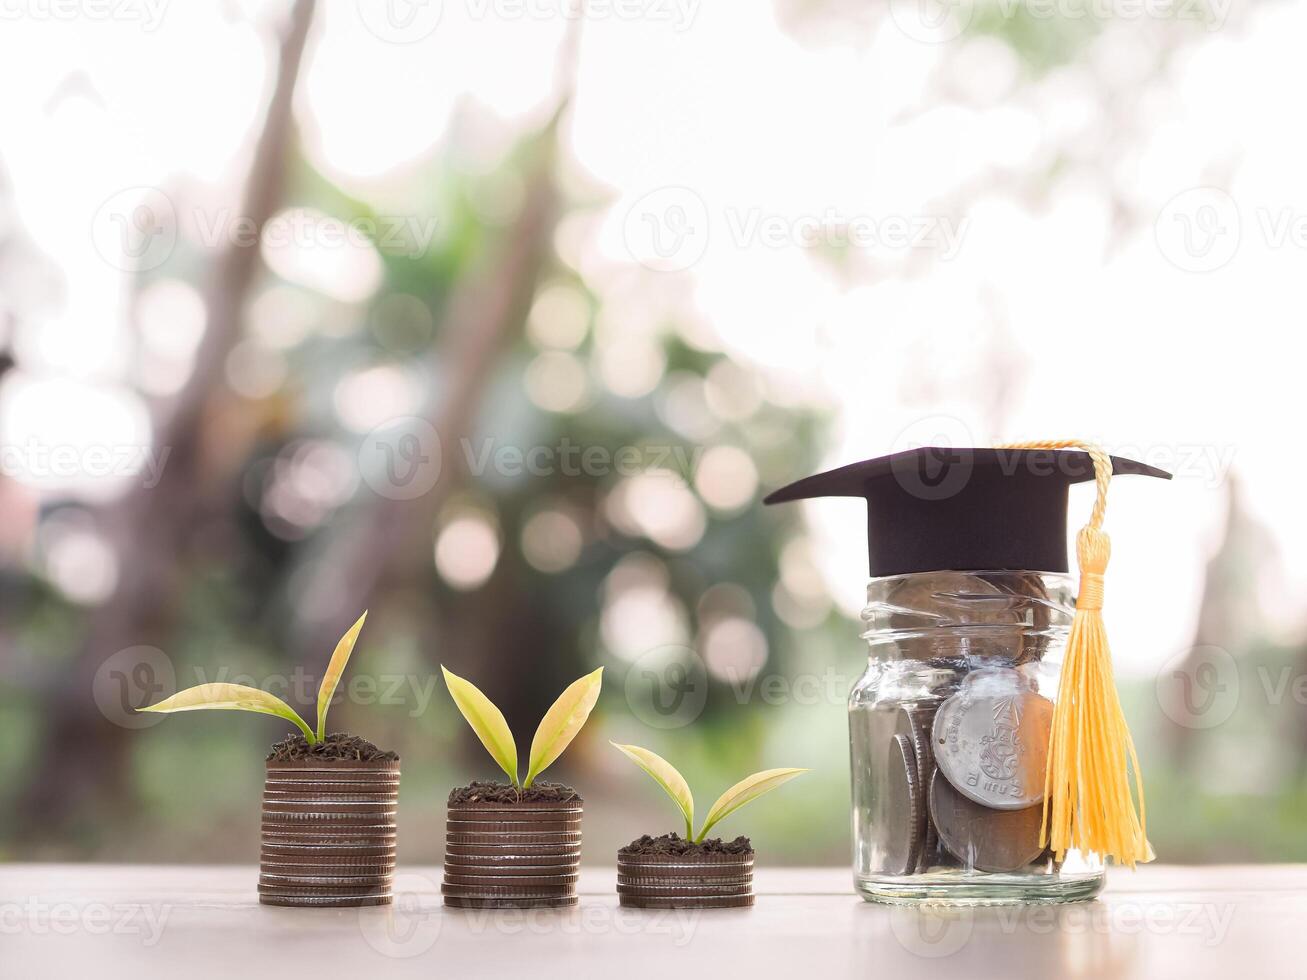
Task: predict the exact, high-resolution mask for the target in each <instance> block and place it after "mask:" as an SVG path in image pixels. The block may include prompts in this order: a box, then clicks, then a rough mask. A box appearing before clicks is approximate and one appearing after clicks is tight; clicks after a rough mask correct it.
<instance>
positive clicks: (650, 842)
mask: <svg viewBox="0 0 1307 980" xmlns="http://www.w3.org/2000/svg"><path fill="white" fill-rule="evenodd" d="M618 853H619V854H654V855H657V854H670V855H676V856H678V857H679V856H680V855H683V854H752V853H753V841H751V840H749V838H747V837H737V838H735V840H732V841H724V840H722V839H721V838H720V837H709V838H708V839H707V840H705V841H700V842H699V843H698V844H693V843H691V842H690V841H688V840H685V839H684V838H682V837H681V835H680V834H663V835H662V836H661V837H650V836H649V835H648V834H645V835H644V836H643V837H641V838H640V839H639V840H633V841H631V843H629V844H627V845H626V846H625V847H623V848H622V849H621V850H620V851H618Z"/></svg>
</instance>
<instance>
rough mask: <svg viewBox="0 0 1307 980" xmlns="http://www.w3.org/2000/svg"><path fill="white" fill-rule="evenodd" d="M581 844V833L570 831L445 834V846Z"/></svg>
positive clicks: (452, 832)
mask: <svg viewBox="0 0 1307 980" xmlns="http://www.w3.org/2000/svg"><path fill="white" fill-rule="evenodd" d="M580 843H581V832H580V831H579V830H577V831H571V830H557V831H554V832H553V833H547V834H525V833H506V832H500V833H484V834H464V833H459V832H458V831H450V832H448V833H446V834H445V844H446V845H450V844H481V845H492V846H493V845H499V846H502V847H513V848H519V847H523V846H531V845H538V844H551V845H555V846H556V845H559V844H576V845H578V846H579V845H580Z"/></svg>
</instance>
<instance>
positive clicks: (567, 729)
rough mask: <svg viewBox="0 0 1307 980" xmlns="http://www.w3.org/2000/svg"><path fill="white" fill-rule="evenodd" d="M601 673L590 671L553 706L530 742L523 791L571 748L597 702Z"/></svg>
mask: <svg viewBox="0 0 1307 980" xmlns="http://www.w3.org/2000/svg"><path fill="white" fill-rule="evenodd" d="M603 676H604V669H603V668H602V667H600V668H599V669H598V670H594V671H591V672H590V673H588V674H586V675H585V676H584V677H582V678H581V679H580V680H576V681H573V682H572V683H571V684H569V685H568V686H567V690H565V691H564V692H563V693H562V694H560V695H559V696H558V700H557V701H555V702H554V703H553V705H552V706H551V707H550V708H549V710H548V711H546V712H545V716H544V718H542V719H541V720H540V727H539V728H537V729H536V733H535V737H534V738H533V739H531V760H530V764H529V765H528V767H527V771H526V782H524V783H523V784H522V788H523V789H525V788H526V787H528V786H530V785H531V784H532V783H533V782H534V781H535V778H536V776H539V775H540V774H541V773H542V772H544V771H545V770H546V769H547V768H549V766H550V765H551V764H552V763H553V762H554V760H555V759H557V758H558V757H559V756H560V755H562V754H563V750H564V749H566V748H567V747H568V746H569V745H571V744H572V739H574V738H576V733H577V732H579V731H580V730H581V726H583V725H584V724H585V720H586V719H587V718H589V717H590V711H591V710H592V709H593V708H594V706H595V702H596V701H598V700H599V688H600V685H601V684H602V683H603Z"/></svg>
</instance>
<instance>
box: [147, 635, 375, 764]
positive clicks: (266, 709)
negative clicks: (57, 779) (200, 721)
mask: <svg viewBox="0 0 1307 980" xmlns="http://www.w3.org/2000/svg"><path fill="white" fill-rule="evenodd" d="M367 618H368V614H367V612H366V610H365V611H364V613H363V615H362V616H360V617H359V618H358V621H357V622H356V623H355V624H354V625H353V626H351V627H350V628H349V630H348V631H347V632H346V633H345V635H344V636H342V637H341V638H340V642H339V643H337V644H336V650H335V652H334V653H333V654H332V655H331V662H330V663H329V664H327V672H326V674H324V675H323V677H322V685H321V686H320V687H319V688H318V729H317V731H316V732H315V731H314V730H313V729H312V728H310V727H309V726H308V723H307V722H306V721H305V720H304V719H303V718H301V717H300V716H299V713H298V712H297V711H296V710H295V709H294V708H292V707H291V706H290V705H288V704H287V703H286V702H285V701H283V700H282V699H281V698H278V697H274V696H273V695H271V694H269V693H268V692H267V691H260V690H259V689H258V688H257V687H246V686H245V685H243V684H200V685H197V686H196V687H188V688H187V689H186V690H184V691H178V692H177V693H176V694H174V695H173V696H172V697H170V698H165V699H164V700H163V701H160V702H159V703H158V704H151V705H148V706H146V707H144V708H141V709H139V710H141V711H158V712H161V713H164V714H171V713H172V712H175V711H203V710H209V711H254V712H257V713H258V714H262V715H276V716H277V717H278V718H284V719H285V720H286V721H289V722H291V723H292V724H294V725H295V726H296V727H297V728H298V729H299V730H300V731H301V732H303V733H304V740H305V741H306V742H308V743H309V745H317V744H318V743H319V742H321V741H322V740H323V739H324V738H326V737H327V709H328V708H329V707H331V699H332V697H333V696H334V695H335V693H336V686H337V685H338V684H339V683H340V676H341V674H343V673H345V665H346V664H347V663H349V656H350V654H351V653H353V652H354V643H355V642H356V641H357V640H358V638H359V632H360V631H361V630H362V629H363V621H364V620H365V619H367Z"/></svg>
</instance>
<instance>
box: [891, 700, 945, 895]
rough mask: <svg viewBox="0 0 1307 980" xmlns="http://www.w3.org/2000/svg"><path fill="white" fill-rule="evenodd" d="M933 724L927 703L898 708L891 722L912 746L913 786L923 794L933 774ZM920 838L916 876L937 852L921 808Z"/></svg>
mask: <svg viewBox="0 0 1307 980" xmlns="http://www.w3.org/2000/svg"><path fill="white" fill-rule="evenodd" d="M934 720H935V705H934V704H931V703H916V704H901V705H899V712H898V717H897V719H896V720H895V727H896V731H897V733H898V734H899V735H903V736H905V737H907V738H908V739H909V740H911V742H912V753H913V757H914V758H915V760H916V763H917V785H919V786H920V787H921V788H922V792H923V793H924V792H925V789H926V787H927V786H929V785H930V777H931V776H932V775H933V774H934V772H935V752H934V750H933V749H932V748H931V744H930V740H931V730H932V722H933V721H934ZM921 810H922V825H923V826H922V831H923V833H922V838H921V848H920V854H919V855H918V859H917V867H916V870H917V872H922V871H925V870H926V868H927V867H928V866H929V865H930V862H931V861H932V860H933V858H934V855H935V852H936V851H937V850H938V848H937V846H936V845H937V840H936V835H935V828H934V827H933V826H931V823H930V819H929V816H928V814H927V813H926V807H925V806H922V808H921Z"/></svg>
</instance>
